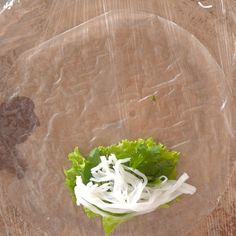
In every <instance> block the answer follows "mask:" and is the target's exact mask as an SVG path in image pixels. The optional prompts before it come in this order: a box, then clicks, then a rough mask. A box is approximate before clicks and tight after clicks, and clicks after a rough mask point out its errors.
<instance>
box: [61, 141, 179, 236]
mask: <svg viewBox="0 0 236 236" xmlns="http://www.w3.org/2000/svg"><path fill="white" fill-rule="evenodd" d="M110 154H115V155H116V158H118V159H122V158H130V161H129V162H128V163H127V165H128V166H129V167H132V168H134V169H138V170H139V171H141V172H142V173H144V174H145V175H146V176H147V178H148V185H149V186H156V185H159V184H160V183H161V181H160V179H159V177H160V176H162V175H165V176H166V177H167V178H168V179H176V174H177V173H176V165H177V162H178V160H179V153H178V152H175V151H171V150H168V149H167V148H166V147H165V146H164V145H163V144H160V143H155V141H154V140H153V139H152V138H148V139H138V140H134V141H129V140H122V141H121V142H120V143H118V144H115V145H110V146H107V147H104V146H99V147H97V148H95V149H93V150H92V151H91V152H90V153H89V155H88V156H87V157H83V156H82V155H81V153H80V151H79V149H78V147H76V148H75V149H74V151H73V152H71V153H70V154H69V156H68V158H69V160H70V161H71V162H72V167H71V168H70V169H67V170H65V171H64V173H65V176H66V185H67V187H68V189H69V191H70V193H71V195H72V198H73V199H74V200H76V199H75V195H74V188H75V185H76V176H81V177H82V180H83V183H84V184H86V183H88V182H89V179H90V177H91V169H92V168H93V167H95V166H97V165H98V164H99V163H100V156H109V155H110ZM168 205H169V204H164V205H163V206H161V207H163V208H166V207H168ZM84 211H85V212H86V214H87V215H88V217H96V216H99V215H97V214H95V213H93V212H92V211H90V210H89V209H87V208H84ZM106 213H108V214H109V216H108V217H103V219H102V223H103V228H104V232H105V235H106V236H109V235H110V233H111V232H112V231H113V230H114V229H115V228H116V227H117V226H118V225H119V224H121V223H123V222H125V221H127V220H129V219H130V218H131V217H132V216H131V215H119V214H112V213H109V212H106Z"/></svg>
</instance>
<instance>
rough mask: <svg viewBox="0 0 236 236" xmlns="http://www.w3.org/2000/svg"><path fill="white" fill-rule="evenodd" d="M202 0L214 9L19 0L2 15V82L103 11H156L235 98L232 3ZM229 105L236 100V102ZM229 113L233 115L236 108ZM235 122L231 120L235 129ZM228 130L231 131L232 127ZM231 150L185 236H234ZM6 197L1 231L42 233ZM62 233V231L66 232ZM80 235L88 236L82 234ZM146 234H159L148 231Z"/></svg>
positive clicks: (193, 3) (188, 4)
mask: <svg viewBox="0 0 236 236" xmlns="http://www.w3.org/2000/svg"><path fill="white" fill-rule="evenodd" d="M202 3H203V4H205V5H209V4H212V6H213V7H212V8H209V9H205V8H202V7H200V6H199V4H198V1H197V0H34V1H30V0H21V2H20V3H19V4H16V5H15V6H14V7H13V8H12V9H11V10H9V11H5V12H4V13H2V14H1V15H0V80H1V79H3V78H7V75H8V73H9V71H10V70H11V68H12V66H13V65H14V62H15V61H16V59H17V58H19V56H20V55H22V54H23V53H24V52H25V51H27V50H29V49H31V48H33V47H35V46H37V45H38V44H40V43H42V42H44V41H46V40H48V39H51V38H53V37H54V36H56V35H59V34H61V33H63V32H65V31H67V30H69V29H71V28H72V27H75V26H77V25H80V24H83V23H84V22H87V21H88V20H90V19H92V18H94V17H96V16H99V15H101V14H103V13H106V12H109V11H112V10H119V9H126V10H127V9H128V10H134V11H142V12H147V13H154V14H156V15H159V16H161V17H163V18H166V19H168V20H171V21H173V22H175V23H176V24H177V25H179V26H180V27H182V28H184V29H185V30H187V31H188V32H189V33H190V34H192V35H194V36H195V37H196V38H198V39H199V41H200V42H201V43H202V44H203V45H204V46H205V47H206V48H207V49H208V51H209V53H210V54H211V55H212V56H213V57H214V58H215V59H216V61H217V63H218V64H219V66H220V67H221V68H222V70H223V72H224V74H225V78H226V81H227V83H228V84H229V85H230V87H231V88H232V91H231V92H232V98H233V99H235V98H234V93H235V91H234V87H235V85H236V83H235V81H236V67H235V66H236V65H235V63H236V1H235V0H204V1H202ZM0 85H1V84H0ZM2 89H3V88H0V91H2ZM233 103H234V104H236V103H235V101H233ZM231 112H232V114H234V112H235V107H234V106H233V107H232V111H231ZM235 121H236V119H235V120H232V127H234V128H235V125H236V123H235ZM232 132H233V135H234V134H235V130H232ZM232 152H233V151H232ZM233 154H234V153H233ZM233 154H232V156H233V157H232V161H231V166H230V171H229V173H226V174H227V175H228V176H230V177H229V178H228V181H227V183H225V190H224V191H223V192H222V195H221V196H220V197H219V199H218V205H217V206H216V207H215V209H213V211H212V212H211V213H210V214H209V215H208V216H204V217H203V218H202V219H201V221H200V222H198V224H197V225H195V227H194V228H192V229H190V230H189V233H187V235H189V236H199V235H200V236H201V235H212V236H218V235H219V236H233V235H236V168H235V167H236V165H235V155H233ZM1 181H2V180H1ZM0 192H1V190H0ZM4 197H5V198H7V196H4V193H1V195H0V205H1V206H0V217H1V221H0V229H1V230H0V234H1V235H3V236H4V235H32V236H33V235H45V234H38V233H37V234H36V233H35V232H36V231H34V230H35V229H34V228H33V226H32V225H31V224H30V223H29V222H25V221H24V217H23V216H21V213H20V212H18V211H16V210H14V208H13V209H11V208H10V207H8V208H7V207H6V208H4V205H2V203H1V202H2V201H3V200H2V199H3V198H4ZM3 202H4V201H3ZM4 212H5V213H6V212H7V214H4ZM6 215H7V216H6ZM170 227H171V226H170ZM6 228H7V229H8V230H7V231H6ZM62 235H66V234H65V232H64V234H63V233H62ZM67 235H70V234H69V233H68V234H67ZM82 235H83V236H87V235H86V233H84V234H81V236H82ZM114 235H118V234H114ZM132 235H135V234H132ZM146 235H147V236H149V235H150V236H152V235H158V233H155V232H152V231H150V232H149V231H147V234H146ZM53 236H54V235H53ZM88 236H89V235H88ZM166 236H168V235H166Z"/></svg>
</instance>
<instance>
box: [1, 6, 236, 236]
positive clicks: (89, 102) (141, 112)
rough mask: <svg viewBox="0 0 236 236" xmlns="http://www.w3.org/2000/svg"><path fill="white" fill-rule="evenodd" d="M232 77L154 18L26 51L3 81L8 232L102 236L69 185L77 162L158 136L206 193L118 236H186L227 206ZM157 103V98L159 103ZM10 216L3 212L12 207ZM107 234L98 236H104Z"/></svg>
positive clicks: (117, 17)
mask: <svg viewBox="0 0 236 236" xmlns="http://www.w3.org/2000/svg"><path fill="white" fill-rule="evenodd" d="M228 90H229V88H228V85H227V82H226V79H225V75H224V73H223V71H222V70H221V68H220V67H219V65H218V64H217V62H216V61H215V59H214V58H213V57H212V56H211V54H210V53H209V52H208V50H207V49H206V48H205V47H204V46H203V45H202V44H201V43H200V42H199V41H198V40H197V39H196V38H195V37H194V36H193V35H191V34H190V33H189V32H188V31H186V30H184V29H182V28H180V27H179V26H178V25H176V24H174V23H173V22H171V21H168V20H166V19H164V18H161V17H159V16H157V15H154V14H149V13H144V12H138V11H132V12H131V11H125V10H120V11H111V12H108V13H105V14H102V15H99V16H97V17H95V18H93V19H91V20H89V21H87V22H85V23H83V24H80V25H78V26H76V27H74V28H71V29H69V30H67V31H65V32H63V33H61V34H59V35H57V36H55V37H53V38H51V39H49V40H47V41H45V42H43V43H41V44H40V45H36V46H35V47H34V48H32V49H30V50H28V51H26V52H24V53H23V54H22V55H21V56H20V57H19V58H18V59H17V60H16V61H15V63H14V66H13V67H12V68H11V70H9V72H8V73H7V75H6V77H4V79H2V80H1V81H0V101H1V106H0V137H1V139H0V144H1V146H0V152H1V166H0V168H1V171H0V176H1V179H2V180H3V181H1V195H0V205H1V212H0V213H1V215H2V216H4V217H5V220H6V222H5V226H1V227H2V228H4V230H5V231H4V230H3V231H2V232H7V231H9V232H10V231H11V230H12V229H10V228H8V226H7V225H8V221H9V220H10V221H11V220H12V218H11V217H12V214H11V213H10V212H9V211H11V209H16V210H15V212H16V214H19V215H16V216H15V217H18V218H22V221H24V222H27V224H29V225H31V226H32V228H31V231H27V229H25V230H26V231H25V232H23V234H24V235H102V234H103V233H102V227H101V223H100V221H99V220H98V219H89V218H87V216H86V215H85V214H84V213H83V212H82V210H81V209H80V208H79V207H76V206H75V205H74V204H73V202H72V201H71V198H70V196H69V194H68V191H67V189H66V187H65V184H64V180H65V178H64V174H63V169H65V168H67V167H69V166H70V163H69V161H68V159H67V154H68V153H69V152H70V151H71V150H72V149H73V148H74V147H75V146H79V147H80V149H81V150H82V152H83V153H84V154H87V153H88V152H89V150H91V149H92V148H93V147H96V146H98V145H109V144H112V143H116V142H118V141H120V140H121V139H124V138H127V139H136V138H146V137H150V136H151V137H153V138H154V139H155V140H156V141H160V142H162V143H164V144H165V145H167V146H168V147H170V148H173V149H175V150H178V151H180V152H181V160H180V162H179V165H178V173H179V175H180V174H182V173H183V172H187V173H188V174H189V176H190V179H189V183H191V184H192V185H194V186H196V187H197V193H196V194H195V195H193V196H183V197H182V198H181V201H179V202H177V203H175V204H173V205H172V206H171V207H170V208H169V209H158V210H157V211H155V212H153V213H151V214H148V215H145V216H139V217H137V218H135V219H133V220H131V221H129V222H127V223H125V224H123V225H122V226H120V227H119V228H118V229H117V231H116V232H115V233H114V235H126V236H129V235H140V236H141V235H145V232H146V230H147V229H151V230H152V232H153V234H152V235H157V234H155V233H154V232H156V233H157V232H158V235H160V236H161V235H162V236H167V235H168V236H172V235H185V234H186V233H187V232H189V231H190V230H191V229H192V228H193V227H194V226H195V225H196V224H197V223H198V222H199V221H200V220H202V219H203V218H204V217H206V216H207V215H208V214H209V213H210V212H211V211H212V209H213V208H214V207H215V206H216V204H217V201H218V198H219V197H220V196H221V194H222V192H223V191H224V189H225V186H226V183H227V175H226V174H224V173H227V172H228V168H229V166H230V142H231V140H232V139H233V133H232V132H231V130H232V129H231V112H230V93H229V91H228ZM153 96H155V99H153ZM2 206H4V207H2ZM94 232H96V234H95V233H94Z"/></svg>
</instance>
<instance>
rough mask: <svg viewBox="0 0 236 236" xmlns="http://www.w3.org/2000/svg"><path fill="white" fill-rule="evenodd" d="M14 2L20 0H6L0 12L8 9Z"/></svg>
mask: <svg viewBox="0 0 236 236" xmlns="http://www.w3.org/2000/svg"><path fill="white" fill-rule="evenodd" d="M15 2H18V3H19V2H20V0H8V1H7V2H6V3H5V5H4V6H3V8H2V10H1V11H0V14H1V13H3V12H4V11H5V10H10V9H11V8H12V7H13V5H14V3H15Z"/></svg>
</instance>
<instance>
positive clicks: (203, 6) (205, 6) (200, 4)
mask: <svg viewBox="0 0 236 236" xmlns="http://www.w3.org/2000/svg"><path fill="white" fill-rule="evenodd" d="M198 5H199V6H200V7H202V8H206V9H209V8H212V7H213V5H203V4H202V3H201V2H200V1H199V2H198Z"/></svg>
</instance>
